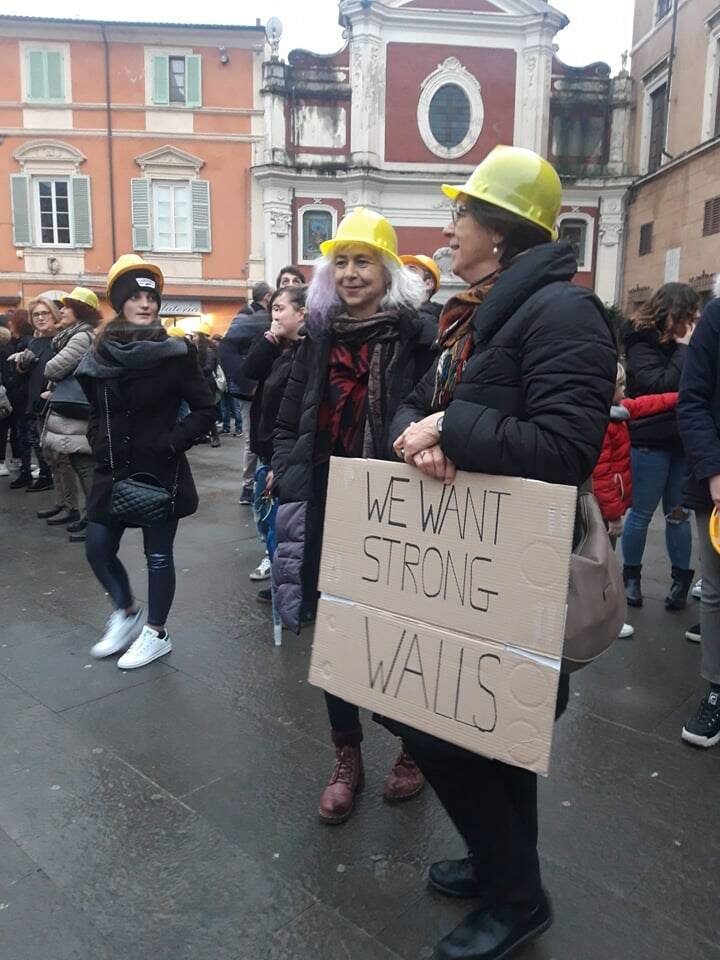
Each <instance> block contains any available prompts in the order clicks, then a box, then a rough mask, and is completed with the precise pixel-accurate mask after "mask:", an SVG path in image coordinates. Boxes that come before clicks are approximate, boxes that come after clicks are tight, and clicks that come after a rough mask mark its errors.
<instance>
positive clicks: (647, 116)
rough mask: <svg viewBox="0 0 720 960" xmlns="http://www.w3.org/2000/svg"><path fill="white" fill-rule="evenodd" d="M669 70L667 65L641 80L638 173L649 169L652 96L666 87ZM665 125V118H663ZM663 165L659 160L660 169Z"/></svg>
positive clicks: (662, 161) (663, 158)
mask: <svg viewBox="0 0 720 960" xmlns="http://www.w3.org/2000/svg"><path fill="white" fill-rule="evenodd" d="M668 76H669V70H668V66H667V64H666V65H665V66H664V67H663V68H662V69H661V70H659V71H658V72H657V73H655V72H654V71H653V72H652V73H651V74H650V75H649V76H648V79H647V80H643V109H642V127H641V130H642V135H641V137H640V173H641V174H645V173H647V172H648V170H649V169H650V128H651V124H652V95H653V93H655V91H656V90H659V89H660V87H662V86H663V85H667V82H668ZM665 122H666V123H667V116H666V117H665ZM664 163H665V157H662V158H661V160H660V167H658V170H659V169H661V168H662V166H663V164H664Z"/></svg>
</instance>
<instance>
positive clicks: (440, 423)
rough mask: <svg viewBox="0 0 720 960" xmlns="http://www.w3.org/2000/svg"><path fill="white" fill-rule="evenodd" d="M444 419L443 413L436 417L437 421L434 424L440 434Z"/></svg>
mask: <svg viewBox="0 0 720 960" xmlns="http://www.w3.org/2000/svg"><path fill="white" fill-rule="evenodd" d="M444 420H445V414H443V415H442V416H441V417H438V419H437V423H436V424H435V426H436V427H437V432H438V433H439V434H440V436H442V432H443V422H444Z"/></svg>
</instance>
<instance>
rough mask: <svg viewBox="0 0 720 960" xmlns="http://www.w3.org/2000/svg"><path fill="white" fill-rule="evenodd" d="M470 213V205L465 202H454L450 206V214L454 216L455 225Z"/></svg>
mask: <svg viewBox="0 0 720 960" xmlns="http://www.w3.org/2000/svg"><path fill="white" fill-rule="evenodd" d="M469 213H470V207H468V206H467V205H466V204H464V203H453V204H452V206H451V207H450V216H451V217H452V222H453V226H455V224H456V223H457V222H458V220H462V218H463V217H466V216H467V215H468V214H469Z"/></svg>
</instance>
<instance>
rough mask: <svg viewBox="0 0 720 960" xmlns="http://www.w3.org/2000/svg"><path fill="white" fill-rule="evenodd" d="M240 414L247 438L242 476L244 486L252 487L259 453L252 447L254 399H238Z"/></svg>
mask: <svg viewBox="0 0 720 960" xmlns="http://www.w3.org/2000/svg"><path fill="white" fill-rule="evenodd" d="M238 403H239V404H240V415H241V417H242V422H243V430H244V432H245V438H244V442H243V464H242V478H243V487H252V486H254V484H255V470H256V468H257V462H258V458H257V454H256V453H253V452H252V451H251V449H250V407H251V406H252V400H238Z"/></svg>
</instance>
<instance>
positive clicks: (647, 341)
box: [622, 323, 687, 451]
mask: <svg viewBox="0 0 720 960" xmlns="http://www.w3.org/2000/svg"><path fill="white" fill-rule="evenodd" d="M622 338H623V343H624V346H625V356H626V358H627V395H628V396H629V397H644V396H647V395H648V394H656V393H674V392H675V391H677V390H679V389H680V376H681V374H682V369H683V364H684V362H685V354H686V351H687V347H686V346H685V344H683V343H675V341H674V340H671V341H670V343H660V335H659V333H658V331H657V330H652V329H648V330H636V329H635V328H634V327H633V326H632V324H630V323H627V324H625V326H624V327H623V333H622ZM630 442H631V444H632V446H633V447H651V448H653V449H655V450H675V451H681V450H682V446H681V444H680V434H679V433H678V426H677V413H676V411H675V410H668V412H667V413H658V414H656V415H655V416H653V417H641V418H639V419H638V420H633V421H631V423H630Z"/></svg>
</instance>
